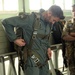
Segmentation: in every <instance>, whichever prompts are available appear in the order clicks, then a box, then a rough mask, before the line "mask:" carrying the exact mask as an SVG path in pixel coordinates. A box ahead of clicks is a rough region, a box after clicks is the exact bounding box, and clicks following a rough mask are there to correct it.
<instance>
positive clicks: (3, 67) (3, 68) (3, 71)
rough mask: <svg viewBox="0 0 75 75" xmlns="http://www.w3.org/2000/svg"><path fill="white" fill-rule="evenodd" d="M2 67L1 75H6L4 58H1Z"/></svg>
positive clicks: (0, 65)
mask: <svg viewBox="0 0 75 75" xmlns="http://www.w3.org/2000/svg"><path fill="white" fill-rule="evenodd" d="M0 62H1V64H0V67H1V70H0V74H1V75H5V64H4V57H2V56H1V57H0Z"/></svg>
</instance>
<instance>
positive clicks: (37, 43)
mask: <svg viewBox="0 0 75 75" xmlns="http://www.w3.org/2000/svg"><path fill="white" fill-rule="evenodd" d="M35 17H36V16H35V14H34V13H32V14H30V15H29V16H28V17H27V18H26V19H21V18H20V17H18V16H16V17H11V18H7V19H5V20H3V22H2V23H3V25H4V27H5V31H6V33H7V36H8V38H9V40H10V41H11V42H14V43H15V44H17V45H18V46H25V45H27V46H28V58H27V61H26V65H25V66H24V68H25V75H50V73H49V66H48V62H47V58H51V49H50V44H49V34H50V25H51V24H52V23H54V22H57V21H59V20H60V19H64V16H63V11H62V9H61V8H60V7H59V6H57V5H53V6H51V7H50V8H49V10H48V11H45V12H43V13H42V14H41V15H40V19H39V21H40V22H39V23H38V25H39V24H40V27H38V26H37V27H38V30H37V28H36V29H34V23H35V21H36V18H35ZM49 22H51V23H49ZM14 27H20V28H22V30H23V37H24V38H17V36H16V35H15V33H14V30H13V29H14ZM34 30H36V33H37V35H36V36H34V37H33V38H34V40H33V43H31V42H32V41H31V39H32V34H33V32H34ZM30 43H31V46H30ZM29 51H30V52H29Z"/></svg>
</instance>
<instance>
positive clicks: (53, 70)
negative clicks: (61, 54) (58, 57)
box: [49, 59, 56, 75]
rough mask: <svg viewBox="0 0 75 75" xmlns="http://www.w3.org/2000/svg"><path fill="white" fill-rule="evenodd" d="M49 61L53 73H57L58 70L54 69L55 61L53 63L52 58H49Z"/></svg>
mask: <svg viewBox="0 0 75 75" xmlns="http://www.w3.org/2000/svg"><path fill="white" fill-rule="evenodd" d="M49 63H50V67H51V72H52V75H56V72H55V69H54V66H53V63H52V59H50V60H49Z"/></svg>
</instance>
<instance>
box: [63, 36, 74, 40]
mask: <svg viewBox="0 0 75 75" xmlns="http://www.w3.org/2000/svg"><path fill="white" fill-rule="evenodd" d="M63 40H65V41H75V37H72V36H71V35H65V36H63Z"/></svg>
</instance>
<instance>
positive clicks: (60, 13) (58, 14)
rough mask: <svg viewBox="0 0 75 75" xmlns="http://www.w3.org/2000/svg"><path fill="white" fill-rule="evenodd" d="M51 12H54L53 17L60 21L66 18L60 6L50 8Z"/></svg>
mask: <svg viewBox="0 0 75 75" xmlns="http://www.w3.org/2000/svg"><path fill="white" fill-rule="evenodd" d="M49 11H51V12H52V15H53V16H56V17H59V18H60V19H64V18H65V17H64V14H63V11H62V9H61V8H60V7H59V6H57V5H52V6H51V7H50V8H49Z"/></svg>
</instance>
